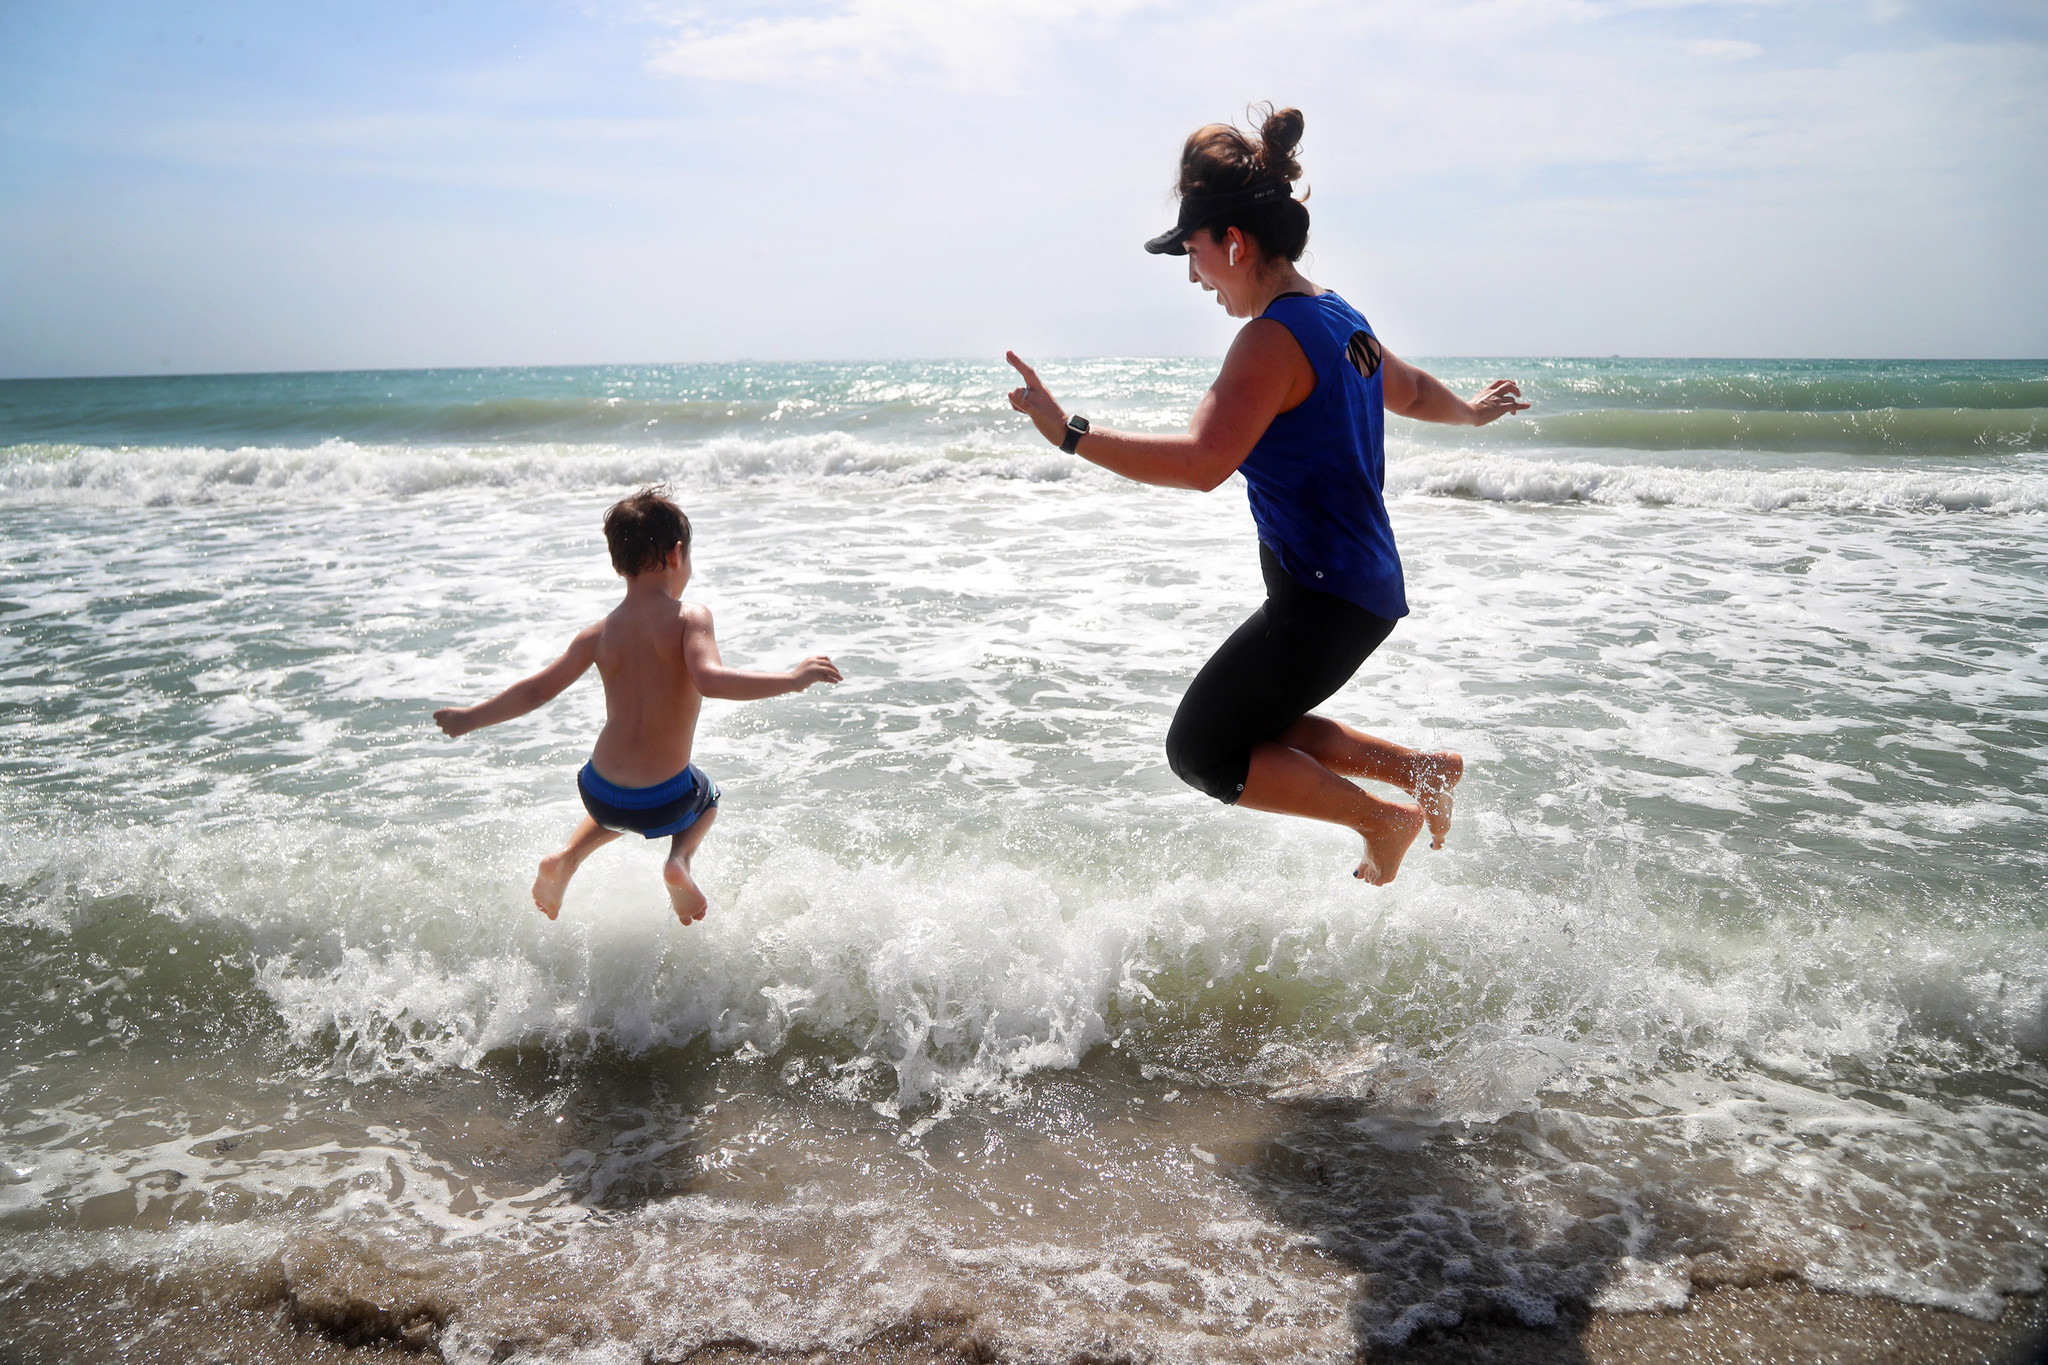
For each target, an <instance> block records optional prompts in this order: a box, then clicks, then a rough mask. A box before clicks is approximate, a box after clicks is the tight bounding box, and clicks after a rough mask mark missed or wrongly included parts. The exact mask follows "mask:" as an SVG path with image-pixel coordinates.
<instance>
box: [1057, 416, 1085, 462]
mask: <svg viewBox="0 0 2048 1365" xmlns="http://www.w3.org/2000/svg"><path fill="white" fill-rule="evenodd" d="M1087 434H1088V419H1087V418H1086V417H1083V416H1082V415H1081V414H1080V413H1078V412H1077V413H1075V414H1074V415H1073V416H1072V417H1069V418H1068V419H1067V435H1066V439H1064V440H1062V441H1061V442H1060V449H1061V450H1064V451H1065V452H1067V454H1069V455H1071V454H1073V453H1074V447H1076V446H1078V445H1080V444H1081V438H1082V437H1083V436H1085V435H1087Z"/></svg>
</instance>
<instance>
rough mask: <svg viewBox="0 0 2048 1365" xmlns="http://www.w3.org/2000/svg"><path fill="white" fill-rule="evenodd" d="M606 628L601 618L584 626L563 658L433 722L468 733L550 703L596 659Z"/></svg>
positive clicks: (442, 712)
mask: <svg viewBox="0 0 2048 1365" xmlns="http://www.w3.org/2000/svg"><path fill="white" fill-rule="evenodd" d="M603 630H604V622H602V621H599V622H597V623H596V624H595V625H590V626H585V627H584V628H583V629H582V630H580V631H577V632H576V638H575V639H573V640H571V641H570V642H569V648H568V649H567V650H565V651H564V652H563V654H562V657H561V658H559V659H557V660H555V661H554V662H553V663H551V664H549V665H548V666H547V667H546V668H543V669H542V670H541V671H540V672H538V673H536V674H534V675H533V676H532V677H530V678H522V679H520V680H519V681H518V682H516V683H513V684H512V685H511V686H510V687H508V688H506V689H505V690H504V691H503V692H500V693H499V694H498V695H497V696H495V697H492V698H491V699H490V700H489V701H486V702H478V703H477V704H476V705H475V706H444V707H442V708H441V709H440V710H438V711H436V712H435V713H434V724H436V725H438V726H440V727H441V732H442V733H443V734H446V735H451V736H453V735H466V734H468V733H469V732H470V731H471V730H481V729H483V728H484V726H486V725H496V724H497V723H498V722H499V721H503V720H511V719H512V718H513V717H515V716H523V715H525V714H526V713H527V712H528V711H532V710H535V709H537V708H539V707H542V706H545V705H547V704H548V703H549V702H551V701H553V700H554V699H555V698H556V697H558V696H560V695H561V693H562V689H563V688H565V687H567V686H568V685H569V684H570V683H572V682H575V681H576V680H577V679H578V678H580V677H582V676H583V674H584V672H585V671H586V670H588V669H589V667H590V666H591V664H593V663H595V662H596V661H597V637H598V635H599V634H600V633H602V632H603Z"/></svg>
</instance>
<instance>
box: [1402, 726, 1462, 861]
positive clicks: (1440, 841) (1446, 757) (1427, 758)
mask: <svg viewBox="0 0 2048 1365" xmlns="http://www.w3.org/2000/svg"><path fill="white" fill-rule="evenodd" d="M1464 775H1465V760H1464V759H1463V758H1462V757H1461V756H1459V755H1458V754H1454V753H1452V752H1451V751H1450V750H1449V749H1439V750H1437V751H1436V752H1434V753H1427V754H1417V755H1416V756H1415V781H1414V784H1413V785H1411V786H1410V787H1409V788H1408V794H1409V795H1410V796H1412V797H1414V798H1415V799H1416V800H1417V801H1418V802H1420V803H1421V805H1422V814H1423V818H1424V819H1426V820H1428V821H1429V846H1430V847H1431V848H1442V847H1443V846H1444V836H1445V835H1446V834H1449V833H1450V832H1451V795H1452V792H1453V791H1454V790H1455V789H1456V788H1457V785H1458V779H1459V778H1461V777H1463V776H1464Z"/></svg>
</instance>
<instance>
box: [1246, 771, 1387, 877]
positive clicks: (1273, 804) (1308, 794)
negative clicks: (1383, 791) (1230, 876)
mask: <svg viewBox="0 0 2048 1365" xmlns="http://www.w3.org/2000/svg"><path fill="white" fill-rule="evenodd" d="M1237 804H1238V805H1240V806H1249V807H1251V809H1253V810H1265V811H1273V812H1275V813H1276V814H1280V815H1302V816H1306V817H1308V818H1309V819H1311V820H1327V821H1329V822H1330V823H1331V824H1333V825H1345V826H1348V827H1350V828H1351V829H1354V830H1357V831H1358V833H1359V835H1360V836H1361V837H1363V838H1364V840H1365V857H1364V858H1363V859H1362V860H1361V861H1360V862H1359V864H1358V870H1357V871H1356V872H1354V873H1352V874H1351V875H1352V876H1354V877H1358V878H1360V879H1362V880H1364V881H1369V882H1371V883H1372V884H1373V885H1374V886H1385V885H1386V884H1387V883H1388V882H1390V881H1392V880H1394V874H1395V873H1397V872H1399V871H1400V870H1401V855H1402V854H1404V853H1406V852H1407V851H1408V845H1410V844H1412V843H1414V842H1415V836H1416V835H1417V834H1419V833H1421V832H1422V824H1423V816H1422V812H1421V811H1420V810H1419V809H1417V808H1416V807H1414V806H1402V805H1397V804H1395V803H1394V802H1392V801H1383V800H1381V799H1380V798H1379V797H1377V796H1372V795H1369V794H1368V793H1366V792H1362V791H1360V790H1359V789H1358V788H1357V787H1355V786H1353V785H1352V784H1351V783H1349V782H1347V781H1345V780H1344V779H1343V778H1341V777H1339V776H1337V774H1335V773H1333V772H1331V771H1330V770H1329V769H1328V768H1326V767H1324V766H1323V765H1322V764H1321V763H1319V762H1317V761H1316V759H1315V758H1314V757H1312V756H1311V755H1309V754H1307V753H1304V752H1303V751H1302V750H1300V749H1294V748H1290V747H1288V746H1287V745H1285V744H1276V743H1274V742H1272V741H1270V740H1269V741H1267V742H1266V743H1264V744H1261V745H1259V746H1257V747H1256V748H1254V749H1253V750H1252V766H1251V771H1250V772H1249V773H1248V774H1246V776H1245V780H1244V794H1243V795H1242V796H1240V797H1238V798H1237Z"/></svg>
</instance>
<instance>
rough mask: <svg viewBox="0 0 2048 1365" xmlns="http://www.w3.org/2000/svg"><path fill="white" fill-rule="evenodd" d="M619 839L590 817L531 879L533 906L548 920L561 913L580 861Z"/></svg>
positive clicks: (580, 864) (551, 854) (550, 855)
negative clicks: (563, 847)
mask: <svg viewBox="0 0 2048 1365" xmlns="http://www.w3.org/2000/svg"><path fill="white" fill-rule="evenodd" d="M618 837H619V836H618V835H616V834H614V833H612V832H611V831H610V830H608V829H606V828H605V827H604V826H603V825H600V824H599V823H597V821H595V820H593V819H591V818H590V817H589V816H587V815H586V816H584V817H583V823H582V824H580V825H578V826H576V832H575V833H574V834H572V835H570V836H569V846H568V847H567V848H565V849H563V850H562V851H561V852H560V853H550V854H549V855H548V856H547V857H545V858H542V859H541V860H540V875H539V876H538V877H535V878H534V879H533V903H534V904H535V905H537V906H539V907H540V912H541V913H542V914H543V915H546V916H547V917H548V918H549V919H553V918H554V917H555V916H556V915H559V914H561V913H562V896H563V894H564V893H566V892H567V891H568V889H569V878H571V877H573V876H575V875H576V869H577V868H579V867H581V866H583V860H584V859H585V858H588V857H589V856H590V855H591V854H592V853H595V852H596V851H597V850H598V849H600V848H603V847H604V846H605V845H606V844H608V843H610V842H611V841H612V840H614V839H616V838H618Z"/></svg>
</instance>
